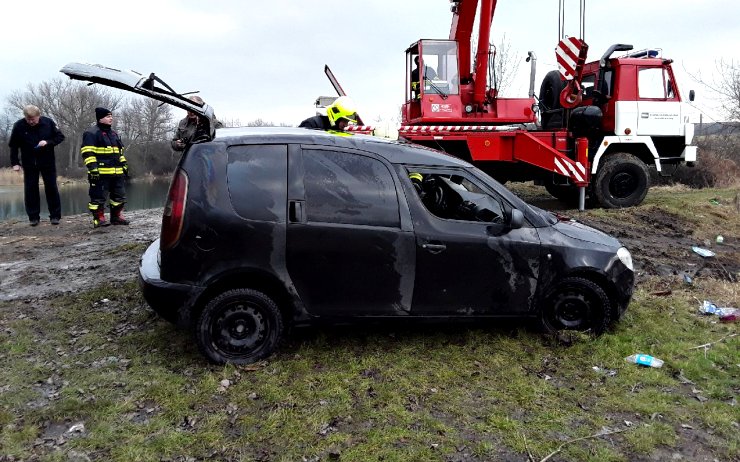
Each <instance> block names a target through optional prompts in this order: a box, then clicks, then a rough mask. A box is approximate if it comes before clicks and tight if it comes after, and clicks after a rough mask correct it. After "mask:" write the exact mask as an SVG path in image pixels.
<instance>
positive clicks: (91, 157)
mask: <svg viewBox="0 0 740 462" xmlns="http://www.w3.org/2000/svg"><path fill="white" fill-rule="evenodd" d="M97 161H98V159H96V158H95V156H88V157H85V165H87V164H91V163H93V162H97Z"/></svg>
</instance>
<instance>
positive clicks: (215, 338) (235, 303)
mask: <svg viewBox="0 0 740 462" xmlns="http://www.w3.org/2000/svg"><path fill="white" fill-rule="evenodd" d="M282 334H283V318H282V314H281V313H280V309H279V308H278V306H277V304H275V302H274V301H273V300H272V299H271V298H270V297H268V296H267V295H265V294H263V293H262V292H259V291H256V290H252V289H232V290H228V291H226V292H223V293H222V294H220V295H218V296H216V297H214V298H213V299H212V300H211V301H210V302H208V304H206V306H205V308H204V309H203V312H202V313H201V314H200V317H199V318H198V322H197V323H196V326H195V336H196V340H197V342H198V348H200V351H201V352H202V353H203V354H204V355H205V356H206V357H207V358H208V360H209V361H211V362H214V363H216V364H225V363H232V364H249V363H253V362H255V361H259V360H260V359H264V358H266V357H268V356H270V354H272V352H273V351H274V350H275V348H276V347H277V345H278V342H279V341H280V339H281V337H282Z"/></svg>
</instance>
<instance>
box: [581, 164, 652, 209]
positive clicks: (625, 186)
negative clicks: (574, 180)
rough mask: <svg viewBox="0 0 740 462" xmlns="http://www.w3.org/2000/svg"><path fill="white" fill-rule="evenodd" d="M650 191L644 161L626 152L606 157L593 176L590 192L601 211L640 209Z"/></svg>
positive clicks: (648, 177)
mask: <svg viewBox="0 0 740 462" xmlns="http://www.w3.org/2000/svg"><path fill="white" fill-rule="evenodd" d="M649 188H650V172H648V167H647V165H645V163H644V162H643V161H641V160H640V159H638V158H637V157H635V156H633V155H632V154H628V153H626V152H618V153H614V154H609V155H608V156H607V157H606V159H604V162H603V163H602V164H601V166H600V167H599V171H598V172H596V177H595V179H594V183H593V192H594V196H596V200H597V201H598V202H599V204H601V206H602V207H605V208H608V209H616V208H621V207H632V206H633V205H639V204H640V203H642V201H643V200H644V199H645V196H646V195H647V192H648V189H649Z"/></svg>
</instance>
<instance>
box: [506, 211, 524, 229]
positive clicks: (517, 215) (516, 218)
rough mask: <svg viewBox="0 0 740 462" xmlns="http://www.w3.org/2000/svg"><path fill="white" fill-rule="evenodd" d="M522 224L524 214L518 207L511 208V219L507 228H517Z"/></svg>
mask: <svg viewBox="0 0 740 462" xmlns="http://www.w3.org/2000/svg"><path fill="white" fill-rule="evenodd" d="M523 225H524V214H523V213H522V211H521V210H519V209H512V210H511V219H509V228H511V229H519V228H521V227H522V226H523Z"/></svg>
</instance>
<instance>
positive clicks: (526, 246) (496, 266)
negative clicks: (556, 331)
mask: <svg viewBox="0 0 740 462" xmlns="http://www.w3.org/2000/svg"><path fill="white" fill-rule="evenodd" d="M408 172H409V173H417V174H421V176H423V178H424V180H423V181H422V185H423V186H420V187H419V189H418V190H416V189H412V191H414V193H413V194H407V196H409V197H408V199H409V207H410V210H411V214H412V218H413V221H414V233H415V237H416V280H415V287H414V298H413V304H412V313H413V314H414V315H424V316H450V315H484V316H487V315H521V314H523V313H525V312H527V311H528V310H529V309H530V306H531V305H532V302H533V297H534V296H535V291H536V288H537V281H538V278H539V268H540V240H539V237H538V233H537V231H536V229H535V228H533V227H531V226H530V225H529V224H528V223H526V221H525V224H524V226H522V227H521V228H519V229H510V227H509V226H508V225H507V224H506V222H507V218H506V217H507V216H511V213H512V212H511V209H512V208H511V205H510V204H508V203H507V202H506V201H505V200H504V198H503V197H502V196H500V195H498V194H497V193H496V191H495V189H493V188H492V187H491V186H490V185H487V184H486V183H485V181H484V180H483V179H481V178H478V177H475V176H474V175H472V173H471V171H469V170H466V169H452V168H450V169H419V168H416V169H409V170H408ZM432 178H437V179H438V180H440V181H438V183H439V184H438V185H436V186H435V185H429V180H430V179H432ZM424 183H426V184H424ZM499 187H500V186H499ZM445 196H446V197H445Z"/></svg>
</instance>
